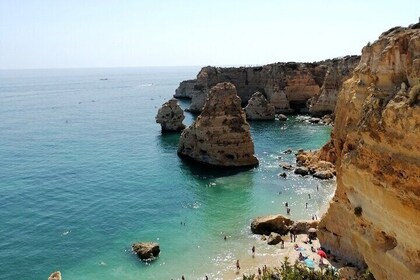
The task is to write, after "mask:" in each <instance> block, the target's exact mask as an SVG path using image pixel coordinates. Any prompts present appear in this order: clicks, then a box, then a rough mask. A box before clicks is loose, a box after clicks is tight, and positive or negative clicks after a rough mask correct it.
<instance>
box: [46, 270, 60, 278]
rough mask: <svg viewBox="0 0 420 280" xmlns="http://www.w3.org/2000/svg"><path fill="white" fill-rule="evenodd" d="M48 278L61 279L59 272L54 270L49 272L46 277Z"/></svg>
mask: <svg viewBox="0 0 420 280" xmlns="http://www.w3.org/2000/svg"><path fill="white" fill-rule="evenodd" d="M48 280H61V272H60V271H56V272H53V273H51V275H50V277H48Z"/></svg>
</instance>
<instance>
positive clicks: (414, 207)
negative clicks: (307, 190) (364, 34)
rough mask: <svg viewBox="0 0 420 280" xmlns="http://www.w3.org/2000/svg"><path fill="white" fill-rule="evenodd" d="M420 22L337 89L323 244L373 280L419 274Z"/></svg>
mask: <svg viewBox="0 0 420 280" xmlns="http://www.w3.org/2000/svg"><path fill="white" fill-rule="evenodd" d="M419 28H420V24H416V25H414V26H411V27H409V28H401V27H398V28H393V29H391V30H389V31H387V32H385V33H383V34H382V35H381V36H380V37H379V39H378V40H376V41H375V42H374V43H373V44H368V45H367V46H365V47H364V48H363V50H362V57H361V61H360V63H359V65H358V66H357V67H356V69H355V71H354V73H353V76H352V77H351V78H350V79H349V80H347V81H346V82H345V83H344V85H343V89H342V91H341V92H340V94H339V98H338V101H337V107H336V119H335V128H334V133H333V142H332V143H333V146H334V148H335V154H336V157H337V163H336V168H337V190H336V193H335V196H334V198H333V201H332V202H331V204H330V207H329V209H328V211H327V213H326V214H325V215H324V217H323V218H322V220H321V222H320V224H319V227H318V229H319V232H318V236H319V239H320V241H321V244H322V245H323V246H324V247H327V248H328V249H331V250H332V251H333V253H334V254H339V255H341V257H342V258H344V259H346V260H347V261H351V262H353V263H355V264H359V265H363V264H364V263H366V264H367V265H368V267H369V270H370V271H371V272H372V273H373V275H374V276H375V278H376V279H378V280H381V279H420V234H419V233H420V218H419V217H420V141H419V139H420V106H419V105H420V101H419V93H420V29H419Z"/></svg>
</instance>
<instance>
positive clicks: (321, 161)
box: [296, 142, 336, 179]
mask: <svg viewBox="0 0 420 280" xmlns="http://www.w3.org/2000/svg"><path fill="white" fill-rule="evenodd" d="M335 160H336V156H335V149H334V147H333V145H332V144H331V143H330V142H329V143H327V144H326V145H324V147H322V149H321V150H319V151H298V153H297V154H296V163H297V165H298V166H300V167H301V168H304V169H305V170H307V173H306V174H308V173H310V174H312V175H313V176H314V177H315V178H318V179H331V178H333V177H334V174H335V173H336V170H335V165H334V164H335ZM298 168H299V167H298ZM298 168H297V169H298ZM297 169H296V170H297ZM297 174H300V173H297ZM301 175H303V174H301Z"/></svg>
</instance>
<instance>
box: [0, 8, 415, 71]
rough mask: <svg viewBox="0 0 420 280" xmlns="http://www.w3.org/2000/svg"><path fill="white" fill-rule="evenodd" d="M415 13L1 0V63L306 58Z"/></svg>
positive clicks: (337, 51)
mask: <svg viewBox="0 0 420 280" xmlns="http://www.w3.org/2000/svg"><path fill="white" fill-rule="evenodd" d="M419 17H420V0H398V1H386V0H382V1H377V0H353V1H351V0H345V1H327V0H323V1H316V0H312V1H310V0H307V1H303V0H300V1H299V0H289V1H283V0H253V1H251V0H207V1H206V0H195V1H193V0H191V1H190V0H177V1H176V0H150V1H149V0H136V1H135V0H132V1H129V0H0V69H26V68H29V69H31V68H81V67H139V66H184V65H185V66H189V65H191V66H192V65H194V66H205V65H261V64H267V63H273V62H279V61H284V62H286V61H297V62H311V61H319V60H322V59H327V58H333V57H339V56H344V55H348V54H360V52H361V49H362V47H363V46H364V45H366V44H367V43H368V42H373V41H375V40H376V39H377V38H378V36H379V35H380V34H381V33H382V32H384V31H386V30H388V29H389V28H391V27H394V26H407V25H409V24H412V23H416V22H418V20H419Z"/></svg>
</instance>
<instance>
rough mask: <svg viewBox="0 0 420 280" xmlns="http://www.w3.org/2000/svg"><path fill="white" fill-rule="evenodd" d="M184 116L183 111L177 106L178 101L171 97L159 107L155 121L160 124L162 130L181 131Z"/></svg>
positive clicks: (183, 126)
mask: <svg viewBox="0 0 420 280" xmlns="http://www.w3.org/2000/svg"><path fill="white" fill-rule="evenodd" d="M184 118H185V116H184V111H182V109H181V107H179V105H178V101H177V100H176V99H171V100H169V101H168V102H165V103H164V104H163V105H162V107H161V108H160V109H159V111H158V113H157V116H156V122H157V123H159V124H160V125H161V127H162V132H169V131H181V130H183V129H184V128H185V125H184V124H183V123H182V121H183V120H184Z"/></svg>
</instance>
